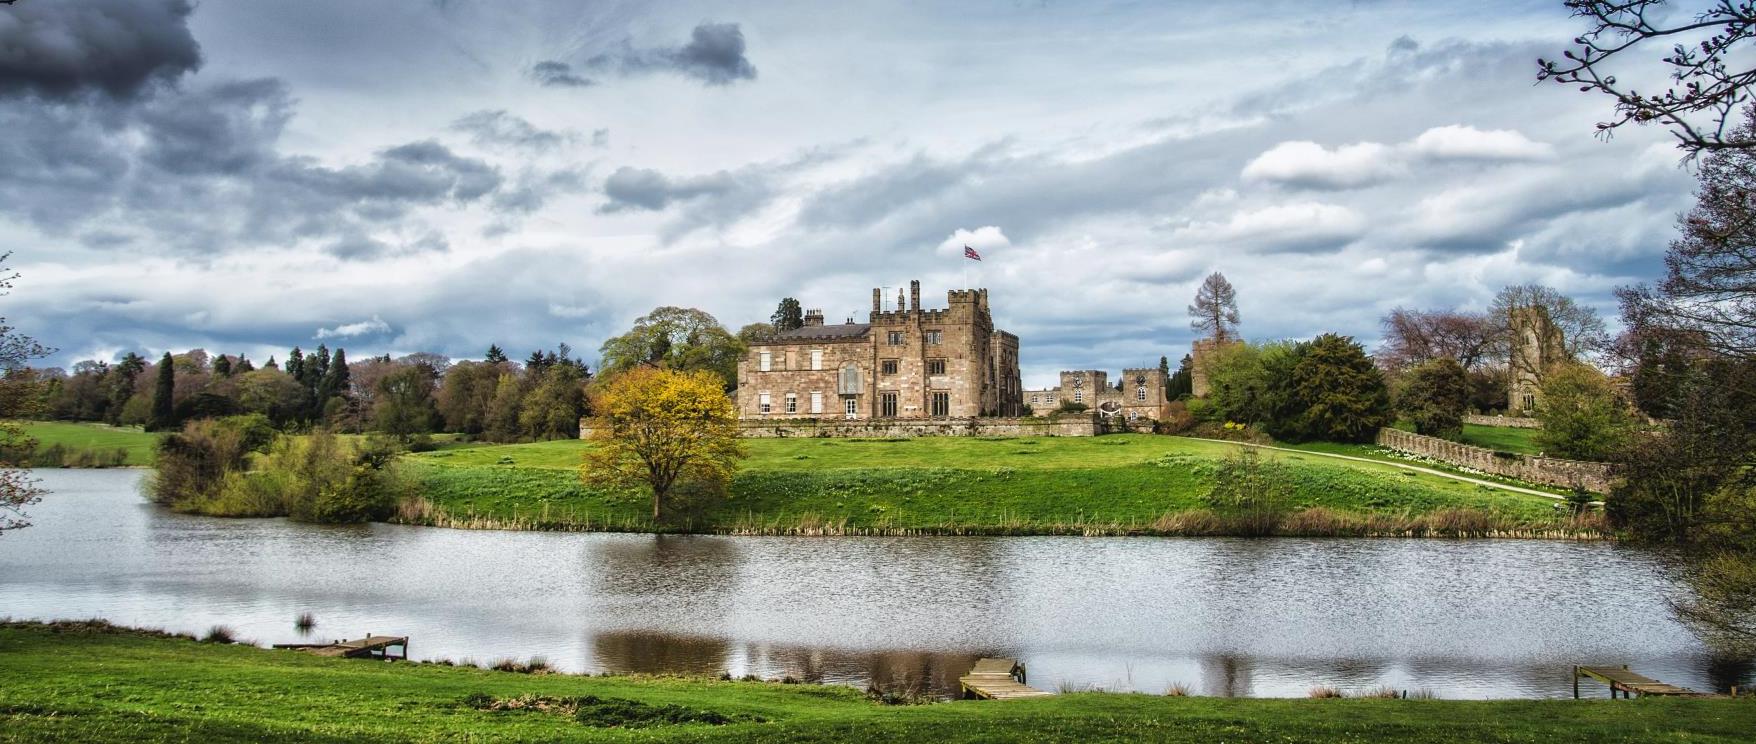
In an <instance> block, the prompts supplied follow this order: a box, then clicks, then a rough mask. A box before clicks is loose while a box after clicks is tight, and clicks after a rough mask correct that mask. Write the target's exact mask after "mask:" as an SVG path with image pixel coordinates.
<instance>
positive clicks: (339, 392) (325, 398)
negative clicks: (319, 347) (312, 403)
mask: <svg viewBox="0 0 1756 744" xmlns="http://www.w3.org/2000/svg"><path fill="white" fill-rule="evenodd" d="M347 394H348V352H347V349H336V350H335V357H334V358H333V359H331V360H330V361H329V370H328V372H327V373H326V374H324V375H323V381H322V382H321V383H319V384H318V385H317V405H319V406H325V405H328V404H329V400H330V399H331V398H337V397H346V396H347Z"/></svg>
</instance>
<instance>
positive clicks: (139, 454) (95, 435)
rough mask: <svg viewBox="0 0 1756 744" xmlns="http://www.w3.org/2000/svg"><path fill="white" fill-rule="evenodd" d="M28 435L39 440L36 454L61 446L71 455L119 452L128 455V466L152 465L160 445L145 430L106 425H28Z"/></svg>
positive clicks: (41, 422) (153, 435)
mask: <svg viewBox="0 0 1756 744" xmlns="http://www.w3.org/2000/svg"><path fill="white" fill-rule="evenodd" d="M21 423H23V425H24V430H25V433H27V434H29V435H31V436H32V437H35V438H36V440H37V451H39V452H41V451H43V450H46V449H49V448H51V447H54V446H55V445H60V446H61V447H62V448H63V449H65V450H67V451H70V452H79V451H86V452H98V453H104V454H108V453H112V452H115V451H116V450H123V451H124V452H126V453H127V454H126V460H125V461H124V463H123V464H127V465H151V464H152V459H153V447H154V446H156V445H157V444H158V435H157V434H151V433H148V432H146V431H145V430H142V429H141V428H140V427H138V426H109V425H107V424H96V423H78V422H71V421H25V422H21Z"/></svg>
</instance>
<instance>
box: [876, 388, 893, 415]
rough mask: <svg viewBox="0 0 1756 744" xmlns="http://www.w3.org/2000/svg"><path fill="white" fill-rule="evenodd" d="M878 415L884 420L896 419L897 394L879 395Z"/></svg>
mask: <svg viewBox="0 0 1756 744" xmlns="http://www.w3.org/2000/svg"><path fill="white" fill-rule="evenodd" d="M878 415H880V416H883V417H884V418H896V393H879V394H878Z"/></svg>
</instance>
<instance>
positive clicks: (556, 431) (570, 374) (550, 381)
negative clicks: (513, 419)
mask: <svg viewBox="0 0 1756 744" xmlns="http://www.w3.org/2000/svg"><path fill="white" fill-rule="evenodd" d="M584 386H585V375H584V373H583V372H581V371H580V370H579V369H578V368H577V367H573V366H570V365H561V364H558V365H555V366H553V367H550V368H549V369H548V370H547V371H545V372H544V373H543V376H542V379H540V380H538V381H537V384H536V386H535V387H533V388H531V391H530V393H528V394H526V395H525V396H524V401H523V405H522V406H520V408H519V412H518V426H519V428H520V429H522V430H523V431H524V433H525V434H526V435H528V436H530V437H531V438H533V439H539V440H546V439H577V438H578V437H579V419H580V418H581V417H583V416H584V415H585V413H586V403H585V387H584Z"/></svg>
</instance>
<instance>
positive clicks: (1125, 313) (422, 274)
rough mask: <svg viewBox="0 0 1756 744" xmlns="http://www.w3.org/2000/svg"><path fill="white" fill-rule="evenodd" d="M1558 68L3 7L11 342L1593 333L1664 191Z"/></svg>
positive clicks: (1528, 7)
mask: <svg viewBox="0 0 1756 744" xmlns="http://www.w3.org/2000/svg"><path fill="white" fill-rule="evenodd" d="M1581 30H1582V28H1581V27H1580V26H1579V25H1578V22H1576V21H1574V20H1572V19H1570V18H1568V17H1567V15H1566V12H1565V10H1564V9H1563V8H1562V7H1561V5H1560V3H1559V2H1558V0H1557V1H1556V2H1518V3H1506V4H1503V5H1494V4H1489V3H1479V2H1470V3H1437V2H1419V3H1407V4H1403V3H1378V2H1358V3H1354V4H1352V5H1345V6H1344V5H1341V4H1330V3H1287V4H1284V5H1277V4H1276V3H1273V2H1269V3H1252V4H1249V5H1248V6H1241V5H1235V4H1230V3H1160V2H1151V3H1138V4H1134V3H1117V4H1099V3H1088V2H1079V3H1071V2H1069V3H1061V2H1025V1H1022V0H1021V1H1014V2H966V3H927V2H921V3H909V4H898V3H860V2H838V3H784V4H782V3H774V4H723V3H722V4H700V3H664V4H652V3H640V2H630V3H614V2H604V3H592V4H589V5H588V4H585V3H579V2H553V3H536V2H499V1H496V2H487V1H486V0H421V1H417V0H403V1H391V0H387V1H385V2H372V3H358V2H349V1H344V0H301V1H300V2H296V3H288V2H278V1H277V2H271V1H269V0H260V1H258V0H207V1H206V2H203V3H201V4H200V5H199V6H198V7H197V6H195V5H194V4H193V3H190V2H188V1H187V0H21V1H20V2H18V3H17V4H16V5H13V6H0V246H3V247H4V248H5V249H7V250H11V251H13V252H14V255H13V257H12V259H11V263H12V265H13V267H14V268H16V269H18V270H19V271H22V272H23V274H24V278H23V279H22V280H20V282H19V284H18V287H17V288H16V290H15V291H14V292H13V293H12V294H11V295H10V296H8V297H6V298H5V299H4V300H0V314H4V315H5V316H7V318H8V319H9V321H10V322H11V323H13V324H15V325H17V326H19V327H21V328H22V329H24V330H26V331H27V332H30V333H32V334H34V335H36V336H38V337H39V338H40V339H41V340H43V341H44V342H46V343H48V344H51V345H53V346H55V347H57V348H58V349H60V351H59V352H58V353H57V355H56V356H55V357H54V358H53V359H52V360H50V361H51V362H52V363H54V364H61V365H70V364H72V363H73V362H75V361H77V360H80V359H88V358H98V359H109V358H113V357H115V356H117V355H119V354H121V353H123V352H126V351H129V350H135V351H140V352H143V353H148V354H151V355H156V354H159V353H162V352H163V351H165V350H167V349H171V350H177V351H181V350H183V349H186V348H191V347H203V348H206V349H208V350H209V351H211V352H231V353H237V352H244V353H248V354H250V355H251V356H252V357H253V358H256V359H257V360H258V361H261V360H262V359H263V358H265V357H267V356H268V355H269V354H271V353H273V354H277V355H284V353H285V349H286V348H288V347H291V346H293V345H302V346H305V347H307V348H310V347H313V346H315V345H316V344H317V343H319V342H322V343H327V344H329V345H330V346H331V347H335V346H345V347H347V349H348V351H349V353H350V355H354V356H361V355H365V354H372V353H380V352H392V353H406V352H412V351H423V350H424V351H434V352H439V353H443V354H447V355H450V356H452V357H454V358H469V357H480V355H481V354H482V351H483V350H484V349H485V348H486V346H487V345H488V344H489V343H490V342H494V343H498V344H500V345H501V346H503V347H506V348H507V349H508V350H509V351H510V352H512V353H514V354H515V355H517V356H522V355H523V354H524V353H526V352H528V351H529V350H531V349H533V348H538V347H545V348H546V347H552V346H553V345H554V344H555V343H556V342H558V341H565V342H568V343H570V344H571V345H572V346H573V347H574V348H576V349H581V350H584V351H585V352H586V356H587V357H588V359H589V358H594V357H595V356H596V353H595V350H596V349H597V348H598V346H599V345H600V344H601V343H602V342H603V340H604V338H606V337H607V336H610V335H614V334H615V333H618V332H620V331H621V330H623V329H625V328H626V327H627V326H628V324H629V323H630V321H632V320H633V319H634V318H635V317H637V316H639V315H641V314H644V313H645V312H647V311H649V310H651V309H652V308H653V307H656V306H660V305H684V306H695V307H700V308H702V309H705V310H707V311H709V312H711V313H713V314H714V315H715V316H717V317H718V318H719V319H720V320H721V321H722V322H723V323H725V324H726V325H727V326H728V327H730V328H733V329H736V328H737V327H738V326H741V325H743V324H745V323H749V322H753V321H757V320H765V319H766V318H767V316H768V314H769V313H770V312H772V311H773V308H774V305H775V303H776V301H777V300H778V299H779V298H780V297H783V296H793V297H797V298H799V300H800V301H801V302H802V303H803V304H804V305H805V306H806V307H808V308H822V309H823V310H824V312H825V314H826V315H827V316H829V318H830V320H831V322H838V321H840V320H842V319H844V318H846V317H847V316H850V315H854V316H859V317H861V318H862V319H863V317H864V313H865V312H866V310H868V309H869V303H870V292H871V288H872V287H874V286H883V287H889V288H890V290H889V295H888V296H894V293H895V288H896V287H898V286H900V285H906V283H907V282H908V280H909V279H913V278H919V279H921V280H922V282H923V285H924V291H925V295H926V297H927V298H928V299H929V300H931V302H932V304H934V305H939V304H942V303H943V301H944V291H945V290H946V289H950V288H953V287H956V286H960V285H963V284H965V282H966V281H967V282H968V284H970V285H975V286H985V287H989V288H990V290H991V299H992V302H993V304H994V312H995V321H996V323H997V324H998V325H999V326H1000V327H1002V328H1005V329H1007V330H1010V331H1012V332H1014V333H1017V334H1018V335H1019V336H1021V337H1022V343H1023V352H1022V354H1023V363H1024V366H1025V378H1026V382H1027V384H1039V383H1043V382H1046V381H1048V380H1049V379H1050V378H1051V377H1052V375H1053V372H1054V371H1055V370H1058V369H1066V368H1107V369H1112V370H1113V369H1118V368H1120V367H1123V366H1136V365H1144V364H1155V363H1156V362H1157V360H1158V357H1159V356H1160V355H1167V356H1170V357H1171V358H1172V359H1173V360H1175V359H1177V358H1178V357H1180V356H1181V355H1182V354H1183V353H1184V352H1185V351H1186V350H1187V348H1188V342H1189V339H1190V336H1191V332H1190V331H1189V328H1188V318H1187V314H1186V312H1185V310H1184V308H1185V305H1186V304H1187V303H1188V301H1189V299H1190V297H1191V296H1192V295H1193V293H1194V289H1195V286H1196V284H1197V283H1199V281H1200V279H1201V277H1202V276H1204V275H1205V274H1207V273H1208V272H1211V271H1214V270H1219V271H1223V272H1225V274H1226V275H1227V276H1228V277H1230V278H1231V280H1232V283H1233V284H1234V285H1235V286H1236V287H1237V288H1238V293H1239V298H1240V301H1239V304H1240V307H1241V310H1242V314H1243V320H1244V331H1245V333H1246V335H1248V336H1250V337H1253V338H1290V337H1309V336H1311V335H1314V334H1317V333H1320V332H1324V331H1338V332H1341V333H1346V334H1351V335H1355V336H1357V337H1359V338H1360V339H1361V340H1362V341H1365V342H1367V343H1369V344H1370V343H1375V341H1376V338H1377V334H1378V318H1379V317H1380V316H1381V315H1382V314H1383V313H1384V312H1385V311H1386V310H1388V309H1390V308H1391V307H1394V306H1397V305H1404V306H1416V307H1463V308H1481V307H1483V306H1485V305H1486V303H1487V302H1488V301H1489V300H1490V299H1491V298H1492V296H1493V294H1494V292H1495V291H1496V290H1497V289H1498V288H1499V287H1501V286H1503V285H1505V284H1509V283H1521V282H1541V283H1545V284H1549V285H1552V286H1555V287H1558V288H1561V289H1563V290H1565V291H1567V292H1570V293H1573V294H1574V295H1575V296H1577V297H1579V298H1580V299H1582V300H1584V301H1587V302H1589V303H1591V304H1595V305H1597V306H1598V307H1599V308H1600V310H1601V311H1603V312H1604V313H1605V314H1606V315H1611V316H1613V315H1614V304H1613V301H1612V300H1611V297H1610V291H1611V290H1612V289H1613V288H1614V287H1616V286H1618V285H1623V284H1629V283H1634V282H1638V281H1644V280H1648V279H1650V278H1652V277H1653V276H1655V274H1656V273H1657V272H1658V271H1659V269H1660V257H1661V256H1662V253H1663V251H1664V247H1665V245H1666V244H1667V242H1668V241H1669V240H1670V237H1671V235H1672V233H1673V230H1674V223H1675V219H1676V215H1677V214H1678V213H1679V212H1680V211H1682V210H1684V209H1686V208H1687V207H1688V204H1689V198H1690V196H1689V195H1690V190H1691V186H1692V179H1691V176H1690V173H1689V172H1688V171H1687V170H1686V169H1685V168H1684V167H1683V166H1682V165H1681V163H1680V161H1679V154H1678V152H1677V151H1676V150H1675V149H1674V148H1672V147H1671V145H1670V143H1669V141H1668V136H1667V135H1666V134H1665V133H1663V132H1662V131H1656V130H1644V131H1643V130H1630V131H1626V132H1623V133H1621V134H1619V135H1618V136H1616V137H1615V138H1614V139H1613V140H1610V141H1608V142H1605V141H1601V140H1598V139H1595V138H1594V137H1593V136H1592V124H1593V123H1594V122H1596V121H1598V120H1600V119H1602V118H1605V117H1606V116H1607V115H1608V113H1609V112H1608V102H1607V100H1606V99H1603V98H1602V97H1599V96H1592V95H1587V94H1583V93H1579V92H1577V91H1575V90H1573V89H1570V88H1564V87H1561V86H1556V85H1552V84H1550V85H1541V86H1539V85H1536V84H1535V82H1534V71H1535V59H1536V58H1537V57H1538V56H1539V55H1549V56H1553V55H1555V54H1556V53H1558V52H1559V51H1560V50H1561V49H1562V48H1563V47H1562V45H1563V44H1564V42H1565V41H1566V40H1568V39H1570V38H1572V37H1573V36H1574V35H1576V34H1577V33H1579V32H1580V31H1581ZM1655 51H1656V50H1655ZM1648 56H1651V55H1648ZM966 243H967V244H969V245H972V246H974V247H975V248H977V249H978V250H980V251H981V253H982V255H983V257H984V259H985V260H984V261H982V262H981V263H979V264H977V263H975V262H971V261H966V260H964V259H962V258H961V257H960V256H961V253H962V246H963V245H964V244H966Z"/></svg>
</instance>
